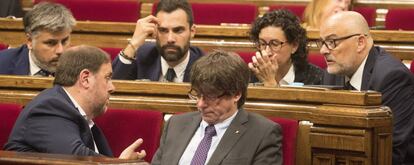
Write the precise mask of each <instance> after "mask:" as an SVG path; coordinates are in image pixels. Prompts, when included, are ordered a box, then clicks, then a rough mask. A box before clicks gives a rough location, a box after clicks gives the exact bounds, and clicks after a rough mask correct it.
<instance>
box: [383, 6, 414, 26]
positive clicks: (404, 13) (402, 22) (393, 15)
mask: <svg viewBox="0 0 414 165" xmlns="http://www.w3.org/2000/svg"><path fill="white" fill-rule="evenodd" d="M413 17H414V9H388V13H387V15H386V16H385V29H387V30H414V22H413V21H410V20H411V19H412V18H413Z"/></svg>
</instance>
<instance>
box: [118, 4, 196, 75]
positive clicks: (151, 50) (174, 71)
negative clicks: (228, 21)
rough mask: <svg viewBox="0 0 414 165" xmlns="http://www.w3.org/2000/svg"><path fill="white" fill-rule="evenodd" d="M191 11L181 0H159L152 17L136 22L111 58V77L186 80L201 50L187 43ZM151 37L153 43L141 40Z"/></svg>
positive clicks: (191, 31)
mask: <svg viewBox="0 0 414 165" xmlns="http://www.w3.org/2000/svg"><path fill="white" fill-rule="evenodd" d="M194 35H195V26H194V24H193V12H192V9H191V6H190V5H189V4H188V2H187V1H185V0H161V1H159V3H158V4H157V10H156V12H155V16H152V15H150V16H147V17H145V18H142V19H140V20H138V21H137V24H136V27H135V32H134V35H133V36H132V38H131V40H130V41H129V42H128V45H127V46H126V48H125V49H123V50H122V51H121V52H120V53H119V55H118V57H117V58H116V59H115V60H114V61H113V63H112V64H113V69H114V79H126V80H135V79H149V80H151V81H171V82H188V81H189V78H188V77H189V76H188V74H189V72H190V69H191V65H192V63H193V62H194V61H196V60H197V59H198V58H199V57H201V56H202V54H203V53H202V51H201V50H200V49H199V48H197V47H192V46H190V39H191V38H192V37H194ZM148 36H153V37H154V38H155V41H156V43H155V44H154V43H148V44H144V43H145V39H146V38H147V37H148Z"/></svg>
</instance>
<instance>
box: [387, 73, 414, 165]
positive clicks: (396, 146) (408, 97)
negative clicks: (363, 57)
mask: <svg viewBox="0 0 414 165" xmlns="http://www.w3.org/2000/svg"><path fill="white" fill-rule="evenodd" d="M410 74H411V73H409V72H405V71H401V70H393V71H392V72H389V73H388V74H387V75H385V76H384V78H383V81H380V82H382V83H381V84H380V86H379V89H380V91H381V93H382V102H383V105H386V106H388V107H390V108H391V111H392V113H393V122H394V124H393V127H394V130H393V132H394V133H393V160H404V159H405V158H404V156H405V155H406V153H407V146H408V145H409V143H410V141H411V140H410V138H411V136H412V134H413V130H414V121H413V120H412V119H413V118H414V82H413V78H412V75H410Z"/></svg>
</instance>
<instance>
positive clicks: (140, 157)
mask: <svg viewBox="0 0 414 165" xmlns="http://www.w3.org/2000/svg"><path fill="white" fill-rule="evenodd" d="M137 156H138V159H143V158H144V157H145V156H147V152H145V150H141V152H137Z"/></svg>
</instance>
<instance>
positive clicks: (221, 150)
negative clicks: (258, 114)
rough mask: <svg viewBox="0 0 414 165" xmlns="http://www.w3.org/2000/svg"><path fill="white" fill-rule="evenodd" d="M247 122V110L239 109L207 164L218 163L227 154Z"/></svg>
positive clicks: (241, 133) (244, 129)
mask: <svg viewBox="0 0 414 165" xmlns="http://www.w3.org/2000/svg"><path fill="white" fill-rule="evenodd" d="M247 122H248V118H247V112H246V111H244V110H243V109H240V110H239V112H238V114H237V115H236V117H235V118H234V119H233V121H232V122H231V124H230V126H229V127H228V128H227V130H226V132H225V133H224V135H223V137H222V138H221V140H220V143H219V144H218V146H217V148H216V150H215V151H214V153H213V155H212V156H211V158H210V161H209V162H208V164H209V165H213V164H220V162H222V161H223V159H224V158H225V157H226V156H227V154H228V153H229V152H230V151H231V150H232V149H233V146H234V145H235V144H236V143H237V142H238V141H239V139H240V137H241V136H243V134H244V133H245V132H246V129H247V128H246V126H245V125H244V124H246V123H247Z"/></svg>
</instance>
